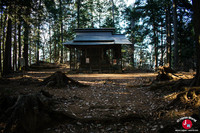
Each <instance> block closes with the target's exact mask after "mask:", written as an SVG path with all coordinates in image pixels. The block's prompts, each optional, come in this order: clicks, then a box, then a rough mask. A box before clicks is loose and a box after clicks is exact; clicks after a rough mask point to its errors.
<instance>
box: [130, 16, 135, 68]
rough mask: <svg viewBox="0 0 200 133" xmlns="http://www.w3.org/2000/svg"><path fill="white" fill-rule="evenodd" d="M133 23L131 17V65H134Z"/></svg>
mask: <svg viewBox="0 0 200 133" xmlns="http://www.w3.org/2000/svg"><path fill="white" fill-rule="evenodd" d="M134 25H135V22H134V19H133V18H131V43H132V45H131V49H132V55H131V61H132V66H133V67H134V66H135V61H134V54H135V53H134V51H135V40H134V33H133V32H134V31H133V27H134Z"/></svg>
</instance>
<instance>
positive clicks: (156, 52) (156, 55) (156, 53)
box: [153, 23, 158, 70]
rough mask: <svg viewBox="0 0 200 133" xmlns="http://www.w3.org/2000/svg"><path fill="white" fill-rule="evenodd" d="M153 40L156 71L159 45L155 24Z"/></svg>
mask: <svg viewBox="0 0 200 133" xmlns="http://www.w3.org/2000/svg"><path fill="white" fill-rule="evenodd" d="M153 36H154V37H153V38H154V52H155V70H157V69H158V43H157V34H156V26H155V23H154V24H153Z"/></svg>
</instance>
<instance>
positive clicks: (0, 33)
mask: <svg viewBox="0 0 200 133" xmlns="http://www.w3.org/2000/svg"><path fill="white" fill-rule="evenodd" d="M0 8H1V19H0V77H1V73H2V63H1V42H2V37H3V36H2V33H3V32H2V31H3V5H1V6H0Z"/></svg>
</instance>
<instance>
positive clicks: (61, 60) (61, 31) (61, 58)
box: [59, 0, 63, 63]
mask: <svg viewBox="0 0 200 133" xmlns="http://www.w3.org/2000/svg"><path fill="white" fill-rule="evenodd" d="M59 1H60V15H59V16H60V40H61V41H60V43H61V44H60V46H61V56H60V63H63V13H62V11H63V10H62V1H61V0H59Z"/></svg>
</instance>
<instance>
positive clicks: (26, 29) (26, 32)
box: [23, 22, 29, 69]
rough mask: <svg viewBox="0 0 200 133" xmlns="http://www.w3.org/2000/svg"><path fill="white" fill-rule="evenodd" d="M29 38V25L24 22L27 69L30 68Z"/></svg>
mask: <svg viewBox="0 0 200 133" xmlns="http://www.w3.org/2000/svg"><path fill="white" fill-rule="evenodd" d="M28 40H29V25H28V24H27V22H24V51H23V58H24V61H25V69H28Z"/></svg>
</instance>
